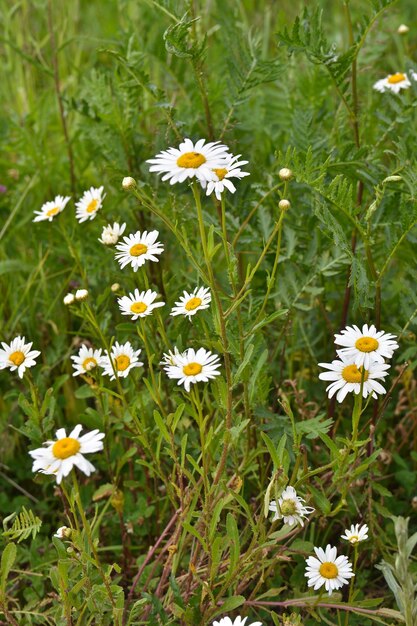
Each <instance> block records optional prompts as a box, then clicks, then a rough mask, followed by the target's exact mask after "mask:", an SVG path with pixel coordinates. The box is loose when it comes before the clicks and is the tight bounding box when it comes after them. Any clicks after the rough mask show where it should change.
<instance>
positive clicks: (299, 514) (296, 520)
mask: <svg viewBox="0 0 417 626" xmlns="http://www.w3.org/2000/svg"><path fill="white" fill-rule="evenodd" d="M304 502H305V500H304V498H300V496H297V492H296V490H295V489H294V487H291V486H289V487H286V488H285V489H284V491H283V492H282V494H281V497H280V498H278V505H277V503H276V501H275V500H272V501H271V502H270V503H269V510H270V511H274V513H275V515H274V517H273V518H272V521H273V522H275V520H277V519H283V520H284V524H288V525H289V526H293V525H294V524H300V526H304V522H303V517H307V515H310V514H311V513H313V512H314V509H313V508H312V507H311V506H305V505H304V504H303V503H304Z"/></svg>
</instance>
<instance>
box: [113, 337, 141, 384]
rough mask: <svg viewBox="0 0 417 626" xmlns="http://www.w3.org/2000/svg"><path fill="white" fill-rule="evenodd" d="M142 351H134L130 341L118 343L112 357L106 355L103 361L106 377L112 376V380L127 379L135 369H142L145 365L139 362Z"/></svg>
mask: <svg viewBox="0 0 417 626" xmlns="http://www.w3.org/2000/svg"><path fill="white" fill-rule="evenodd" d="M140 353H141V350H134V349H133V347H132V345H131V343H130V341H126V343H124V344H119V343H118V342H117V341H116V342H115V344H114V346H113V347H112V349H111V353H110V356H109V355H108V354H106V356H105V357H104V361H103V367H104V372H103V374H104V375H105V376H110V380H115V378H116V376H115V373H116V374H117V377H118V378H126V376H128V375H129V372H130V370H131V369H133V368H134V367H141V366H142V365H143V363H142V362H141V361H139V355H140Z"/></svg>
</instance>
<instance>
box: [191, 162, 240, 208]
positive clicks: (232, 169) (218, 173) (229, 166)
mask: <svg viewBox="0 0 417 626" xmlns="http://www.w3.org/2000/svg"><path fill="white" fill-rule="evenodd" d="M240 156H242V155H240V154H238V155H237V156H233V155H232V154H228V155H227V160H226V163H225V164H224V165H223V167H220V168H213V172H214V174H215V177H214V179H213V180H209V181H208V182H207V181H206V180H201V181H200V182H201V186H202V187H203V189H206V188H207V191H206V195H207V196H209V195H210V194H211V193H213V191H214V193H215V194H216V198H217V200H221V197H222V193H223V191H224V190H225V189H228V190H229V191H230V192H231V193H235V191H236V187H235V186H234V184H233V183H232V181H231V180H230V179H231V178H239V179H241V178H244V177H245V176H249V172H242V170H241V169H240V168H241V166H242V165H246V164H247V163H248V161H239V157H240Z"/></svg>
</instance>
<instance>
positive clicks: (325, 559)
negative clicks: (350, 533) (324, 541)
mask: <svg viewBox="0 0 417 626" xmlns="http://www.w3.org/2000/svg"><path fill="white" fill-rule="evenodd" d="M314 552H315V553H316V555H317V557H318V558H317V559H316V557H314V556H309V557H308V559H306V563H307V569H306V572H305V576H307V578H308V583H307V585H308V586H309V587H314V591H316V590H317V589H320V587H322V586H323V585H324V586H325V588H326V591H328V593H329V596H331V595H332V593H333V591H335V589H340V587H343V585H347V584H349V578H352V576H354V575H355V574H354V573H353V572H352V565H351V563H350V562H349V560H348V558H347V557H346V556H343V555H341V556H337V549H336V548H332V546H331V545H330V544H328V545H327V547H326V549H325V550H323V549H322V548H314Z"/></svg>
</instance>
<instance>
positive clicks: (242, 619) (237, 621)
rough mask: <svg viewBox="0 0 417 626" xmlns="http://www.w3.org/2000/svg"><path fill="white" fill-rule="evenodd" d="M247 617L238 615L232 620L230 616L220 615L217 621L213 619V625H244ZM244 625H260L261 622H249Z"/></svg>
mask: <svg viewBox="0 0 417 626" xmlns="http://www.w3.org/2000/svg"><path fill="white" fill-rule="evenodd" d="M247 619H248V618H247V617H240V615H238V616H237V617H236V618H235V619H234V620H233V622H232V620H231V619H230V617H222V618H221V619H220V621H219V622H218V621H217V620H214V622H213V626H245V624H246V620H247ZM246 626H262V622H251V623H250V624H249V623H248V624H246Z"/></svg>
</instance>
